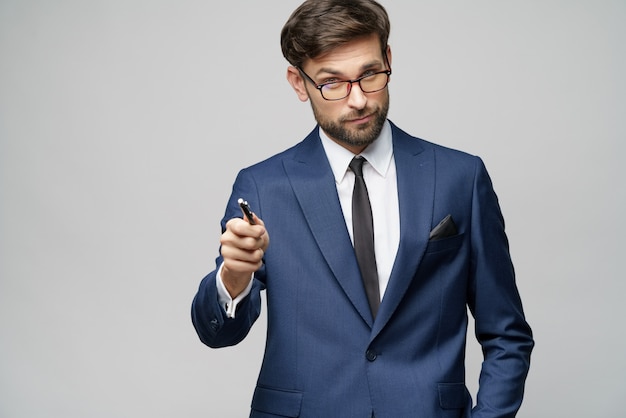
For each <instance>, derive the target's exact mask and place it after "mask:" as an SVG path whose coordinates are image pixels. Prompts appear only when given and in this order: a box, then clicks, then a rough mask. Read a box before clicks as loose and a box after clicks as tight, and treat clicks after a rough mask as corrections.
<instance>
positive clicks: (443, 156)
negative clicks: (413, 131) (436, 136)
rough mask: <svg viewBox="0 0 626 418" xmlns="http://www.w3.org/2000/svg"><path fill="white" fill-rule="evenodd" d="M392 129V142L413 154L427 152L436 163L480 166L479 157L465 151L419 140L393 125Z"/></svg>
mask: <svg viewBox="0 0 626 418" xmlns="http://www.w3.org/2000/svg"><path fill="white" fill-rule="evenodd" d="M392 126H393V128H394V140H395V141H397V142H396V143H397V144H398V146H399V147H401V148H408V149H411V150H412V151H413V152H429V153H432V154H433V156H434V157H435V159H436V160H437V161H443V162H450V163H456V164H469V165H472V166H474V165H476V164H477V163H479V164H480V162H481V159H480V157H478V156H476V155H473V154H470V153H468V152H466V151H461V150H458V149H454V148H450V147H446V146H444V145H441V144H437V143H434V142H431V141H428V140H426V139H423V138H419V137H417V136H413V135H410V134H408V133H407V132H405V131H403V130H401V129H400V128H398V127H397V126H395V125H393V124H392Z"/></svg>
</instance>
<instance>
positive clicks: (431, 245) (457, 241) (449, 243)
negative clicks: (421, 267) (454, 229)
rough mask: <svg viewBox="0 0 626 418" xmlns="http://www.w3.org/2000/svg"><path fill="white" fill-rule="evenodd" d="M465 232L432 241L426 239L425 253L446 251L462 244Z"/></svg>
mask: <svg viewBox="0 0 626 418" xmlns="http://www.w3.org/2000/svg"><path fill="white" fill-rule="evenodd" d="M464 238H465V234H458V235H453V236H451V237H447V238H442V239H438V240H434V241H428V246H427V247H426V254H433V253H436V252H439V251H447V250H451V249H455V248H459V247H460V246H461V245H462V244H463V239H464Z"/></svg>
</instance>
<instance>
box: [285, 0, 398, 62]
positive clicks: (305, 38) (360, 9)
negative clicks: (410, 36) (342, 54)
mask: <svg viewBox="0 0 626 418" xmlns="http://www.w3.org/2000/svg"><path fill="white" fill-rule="evenodd" d="M390 29H391V25H390V23H389V16H388V15H387V11H386V10H385V8H384V7H383V6H381V5H380V4H378V3H377V2H376V1H374V0H306V1H305V2H304V3H302V4H301V5H300V7H298V8H297V9H296V10H295V11H294V12H293V13H292V15H291V16H290V17H289V20H287V23H285V26H284V27H283V29H282V31H281V34H280V44H281V48H282V51H283V55H284V56H285V58H286V59H287V61H289V63H290V64H291V65H293V66H296V67H301V66H302V65H303V64H304V61H305V60H307V59H313V58H317V57H319V56H321V55H323V54H325V53H327V52H329V51H331V50H332V49H334V48H337V47H338V46H341V45H343V44H345V43H347V42H350V41H352V40H354V39H356V38H359V37H363V36H368V35H372V34H377V35H378V38H379V40H380V47H381V49H382V50H383V51H384V50H385V48H386V47H387V40H388V39H389V31H390Z"/></svg>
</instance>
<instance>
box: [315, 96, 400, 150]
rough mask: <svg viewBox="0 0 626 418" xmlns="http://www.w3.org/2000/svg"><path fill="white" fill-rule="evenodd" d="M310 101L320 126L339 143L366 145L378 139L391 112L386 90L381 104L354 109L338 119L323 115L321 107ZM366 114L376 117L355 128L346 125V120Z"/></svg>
mask: <svg viewBox="0 0 626 418" xmlns="http://www.w3.org/2000/svg"><path fill="white" fill-rule="evenodd" d="M310 102H311V107H312V108H313V115H314V116H315V120H316V121H317V123H318V124H319V126H320V128H322V130H323V131H324V132H326V135H328V136H329V137H331V138H333V139H334V140H335V141H337V142H339V143H343V144H346V145H349V146H356V147H366V146H368V145H369V144H371V143H373V142H374V141H376V139H377V138H378V136H379V135H380V131H381V130H382V129H383V126H384V124H385V121H386V120H387V113H388V112H389V92H388V91H385V98H384V100H383V101H382V103H381V105H380V106H374V107H366V108H364V109H360V110H357V111H354V112H352V113H350V114H349V115H346V116H342V117H341V118H339V119H337V120H332V119H330V118H329V117H326V116H324V115H322V114H321V113H320V111H319V109H317V107H315V104H313V101H312V100H311V101H310ZM366 115H373V116H374V117H373V119H372V120H371V121H369V122H367V123H364V124H361V125H358V126H356V127H354V128H353V129H349V128H348V127H346V126H345V124H346V122H348V121H350V120H354V119H358V118H362V117H364V116H366Z"/></svg>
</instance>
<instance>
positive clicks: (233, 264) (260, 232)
mask: <svg viewBox="0 0 626 418" xmlns="http://www.w3.org/2000/svg"><path fill="white" fill-rule="evenodd" d="M254 221H255V222H256V225H250V224H249V223H248V222H247V221H245V220H243V219H240V218H233V219H231V220H230V221H228V222H227V223H226V231H225V232H224V233H223V234H222V237H221V239H220V243H221V244H222V247H221V253H222V258H223V259H224V264H223V267H222V282H223V283H224V286H225V287H226V290H228V293H229V294H230V296H231V297H232V298H235V297H237V295H239V294H240V293H241V292H243V290H244V289H245V288H246V287H247V286H248V283H250V278H251V277H252V274H253V273H254V272H255V271H257V270H258V269H259V268H261V266H262V264H263V260H262V259H263V255H264V254H265V250H266V249H267V247H268V245H269V243H270V237H269V234H268V233H267V230H266V229H265V224H264V223H263V221H262V220H261V219H259V218H258V217H257V216H256V215H254Z"/></svg>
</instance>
